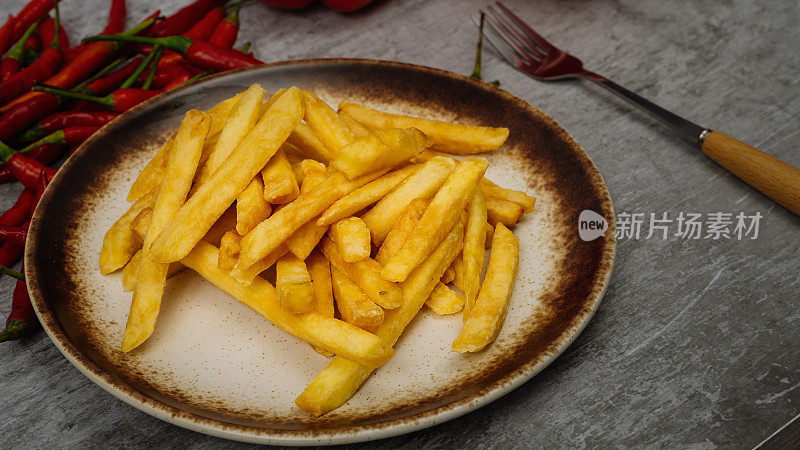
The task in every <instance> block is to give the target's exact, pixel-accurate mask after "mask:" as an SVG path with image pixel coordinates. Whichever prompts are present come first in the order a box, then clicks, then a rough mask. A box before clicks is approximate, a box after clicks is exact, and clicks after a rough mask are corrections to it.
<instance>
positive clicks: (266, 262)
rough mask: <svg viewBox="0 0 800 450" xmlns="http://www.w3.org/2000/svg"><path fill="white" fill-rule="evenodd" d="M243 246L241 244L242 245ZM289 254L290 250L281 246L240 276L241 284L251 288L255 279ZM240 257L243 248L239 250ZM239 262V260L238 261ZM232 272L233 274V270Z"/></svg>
mask: <svg viewBox="0 0 800 450" xmlns="http://www.w3.org/2000/svg"><path fill="white" fill-rule="evenodd" d="M240 245H241V244H240ZM287 253H289V248H288V247H286V246H285V245H280V246H278V248H276V249H275V250H273V251H272V252H270V253H269V254H268V255H267V256H265V257H264V258H262V259H259V260H258V261H256V262H255V264H253V265H252V266H250V268H249V269H247V270H245V271H243V272H242V273H241V274H240V275H239V276H240V277H241V280H243V281H239V280H237V281H239V282H240V283H242V284H244V285H245V286H249V285H250V283H252V282H253V279H254V278H255V277H257V276H259V275H260V274H261V272H263V271H265V270H267V269H269V268H270V267H272V266H274V265H275V263H277V262H278V260H279V259H280V258H281V257H282V256H283V255H285V254H287ZM239 255H241V248H240V250H239ZM237 261H238V260H237ZM234 267H236V266H234ZM230 272H233V270H231V271H230Z"/></svg>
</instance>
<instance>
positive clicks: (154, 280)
mask: <svg viewBox="0 0 800 450" xmlns="http://www.w3.org/2000/svg"><path fill="white" fill-rule="evenodd" d="M210 127H211V117H210V116H209V115H208V114H207V113H204V112H202V111H197V110H190V111H189V112H187V113H186V115H185V116H184V118H183V121H182V122H181V126H180V128H179V129H178V134H177V135H176V137H175V143H174V145H173V146H172V149H171V151H170V152H169V155H168V156H167V168H166V171H165V172H164V180H163V181H162V182H161V186H160V187H159V188H158V197H157V198H156V202H155V205H154V206H153V215H152V218H151V220H150V226H149V227H148V230H147V235H146V236H145V240H144V244H143V245H142V251H143V253H142V261H141V263H140V264H139V269H138V271H137V274H136V286H135V287H134V290H133V300H131V308H130V313H129V314H128V322H127V324H126V325H125V335H124V336H123V338H122V351H123V352H129V351H131V350H133V349H134V348H136V347H138V346H139V345H140V344H141V343H142V342H144V341H145V340H146V339H147V338H148V337H150V335H151V334H153V330H154V329H155V326H156V318H157V317H158V312H159V309H160V308H161V296H162V295H163V294H164V284H165V283H166V280H167V271H168V269H169V264H164V263H159V262H155V261H153V259H152V258H151V250H152V247H151V246H152V243H153V241H154V240H155V237H156V236H157V235H158V233H159V232H161V230H162V229H164V227H165V225H166V224H167V223H168V222H169V220H170V219H171V218H172V217H173V215H174V214H175V212H176V211H178V209H179V208H180V207H181V205H183V203H184V202H185V201H186V195H187V194H188V193H189V188H190V187H191V185H192V179H193V178H194V174H195V172H196V170H197V164H198V163H199V161H200V153H201V152H202V151H203V143H204V142H205V140H206V136H207V135H208V130H209V128H210Z"/></svg>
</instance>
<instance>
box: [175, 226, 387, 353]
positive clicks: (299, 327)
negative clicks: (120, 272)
mask: <svg viewBox="0 0 800 450" xmlns="http://www.w3.org/2000/svg"><path fill="white" fill-rule="evenodd" d="M217 252H218V250H217V248H216V247H214V246H213V245H211V244H209V243H207V242H205V241H201V242H200V243H198V244H197V245H196V246H195V247H194V248H193V249H192V250H191V252H190V253H189V254H188V255H187V256H186V257H184V258H183V259H182V260H181V263H183V264H184V265H185V266H186V267H189V268H190V269H192V270H194V271H195V272H197V273H198V274H199V275H200V276H201V277H203V278H205V279H206V280H208V281H209V282H211V283H212V284H213V285H215V286H217V287H218V288H220V289H222V290H223V291H225V292H227V293H228V294H229V295H231V296H232V297H234V298H235V299H237V300H239V301H240V302H242V303H244V304H245V305H247V306H249V307H250V308H252V309H253V310H255V311H256V312H257V313H259V314H261V315H262V316H264V317H266V318H267V319H268V320H270V321H271V322H272V323H274V324H275V325H276V326H277V327H278V328H280V329H282V330H284V331H286V332H287V333H289V334H291V335H293V336H296V337H298V338H300V339H302V340H304V341H306V342H308V343H309V344H312V345H316V346H318V347H321V348H324V349H326V350H328V351H330V352H332V353H335V354H336V355H340V356H341V357H343V358H347V359H348V360H353V361H358V362H359V363H361V364H364V365H365V366H368V367H378V366H380V365H381V364H383V363H385V362H386V361H388V360H389V358H391V357H392V354H394V350H392V348H391V346H390V345H388V344H387V343H385V342H384V341H383V340H382V339H380V338H379V337H377V336H375V335H374V334H371V333H368V332H366V331H364V330H362V329H360V328H358V327H355V326H353V325H350V324H349V323H346V322H343V321H341V320H337V319H334V318H333V317H329V316H324V315H321V314H319V313H316V312H312V313H308V314H292V313H289V312H287V311H285V310H284V309H282V308H281V306H280V302H279V301H278V294H277V292H276V290H275V288H274V287H273V286H272V284H270V283H269V282H268V281H266V280H264V279H263V278H261V277H256V278H255V279H254V280H253V282H252V284H250V285H249V286H244V285H242V284H241V283H239V282H238V281H236V280H235V279H233V278H232V277H231V276H230V275H229V274H228V272H226V271H224V270H222V269H220V268H219V267H218V266H217V260H218V255H217Z"/></svg>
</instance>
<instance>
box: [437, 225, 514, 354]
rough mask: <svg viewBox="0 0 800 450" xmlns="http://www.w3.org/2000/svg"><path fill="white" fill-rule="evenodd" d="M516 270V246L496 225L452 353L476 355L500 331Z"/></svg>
mask: <svg viewBox="0 0 800 450" xmlns="http://www.w3.org/2000/svg"><path fill="white" fill-rule="evenodd" d="M518 266H519V242H518V241H517V238H516V237H514V234H513V233H512V232H511V231H509V230H508V228H506V227H505V226H504V225H503V224H502V223H501V224H498V225H497V228H496V229H495V231H494V239H493V241H492V250H491V253H490V254H489V265H488V266H487V267H486V278H485V279H484V280H483V285H482V286H481V290H480V293H479V294H478V298H477V300H475V304H474V305H472V308H471V309H470V311H469V313H467V319H466V320H465V321H464V327H463V328H461V332H460V333H459V334H458V336H457V337H456V339H455V340H454V341H453V346H452V350H453V351H454V352H459V353H464V352H477V351H479V350H481V349H483V348H484V347H486V346H487V345H488V344H489V343H490V342H492V341H493V340H494V339H495V338H496V337H497V334H498V333H499V332H500V329H501V328H502V327H503V321H504V320H505V317H506V310H507V309H508V301H509V300H510V299H511V292H512V291H513V290H514V280H515V279H516V278H517V268H518Z"/></svg>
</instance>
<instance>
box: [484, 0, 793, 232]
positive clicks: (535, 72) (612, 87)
mask: <svg viewBox="0 0 800 450" xmlns="http://www.w3.org/2000/svg"><path fill="white" fill-rule="evenodd" d="M496 4H497V8H495V7H493V6H492V5H489V6H488V7H487V8H486V9H487V10H488V11H489V13H488V14H485V18H486V22H487V24H488V25H489V27H488V30H483V34H484V36H486V39H487V40H488V41H489V42H490V43H491V44H492V46H493V47H494V48H495V49H496V50H497V51H498V53H500V55H501V56H502V57H503V58H504V59H505V60H506V61H508V63H509V64H511V65H512V66H514V67H515V68H516V69H518V70H519V71H521V72H523V73H525V74H526V75H528V76H530V77H532V78H535V79H539V80H558V79H564V78H583V79H587V80H590V81H592V82H594V83H596V84H598V85H600V86H602V87H603V88H605V89H607V90H609V91H611V92H613V93H614V94H617V95H618V96H620V97H622V98H624V99H625V100H628V101H630V102H631V103H633V104H635V105H636V106H638V107H640V108H642V109H644V110H645V111H647V112H648V113H650V114H652V115H654V116H655V117H656V118H658V119H661V120H662V121H663V122H665V123H666V124H667V125H669V126H671V127H672V128H674V129H675V130H676V131H678V132H679V133H681V134H683V135H684V136H685V137H687V138H689V139H690V140H691V141H694V142H696V143H697V145H698V146H699V147H700V149H701V150H702V151H703V153H705V154H706V156H708V157H709V158H711V159H712V160H714V161H715V162H717V164H719V165H721V166H722V167H724V168H725V169H727V170H728V171H730V172H731V173H733V174H734V175H736V176H737V177H739V178H740V179H741V180H743V181H744V182H746V183H747V184H749V185H750V186H752V187H754V188H756V189H758V190H759V191H761V193H763V194H764V195H766V196H767V197H769V198H771V199H772V200H774V201H775V202H776V203H778V204H780V205H782V206H784V207H785V208H786V209H788V210H790V211H792V212H793V213H795V214H796V215H798V216H800V169H798V168H796V167H794V166H791V165H789V164H787V163H785V162H783V161H781V160H780V159H778V158H775V157H774V156H771V155H768V154H766V153H764V152H762V151H761V150H758V149H757V148H755V147H753V146H750V145H748V144H745V143H744V142H741V141H739V140H737V139H734V138H732V137H730V136H728V135H727V134H725V133H722V132H720V131H713V130H711V129H708V128H704V127H701V126H700V125H697V124H695V123H693V122H690V121H688V120H686V119H684V118H683V117H680V116H678V115H677V114H674V113H672V112H670V111H667V110H666V109H664V108H662V107H660V106H658V105H656V104H655V103H653V102H651V101H649V100H647V99H645V98H643V97H641V96H639V95H637V94H635V93H634V92H631V91H629V90H628V89H625V88H624V87H622V86H620V85H618V84H616V83H614V82H613V81H611V80H609V79H608V78H605V77H603V76H601V75H598V74H596V73H594V72H590V71H588V70H586V69H584V68H583V63H582V62H581V60H579V59H578V58H576V57H575V56H573V55H570V54H569V53H567V52H565V51H563V50H561V49H559V48H557V47H555V46H554V45H553V44H551V43H550V42H548V41H547V40H546V39H545V38H543V37H542V36H540V35H539V34H538V33H537V32H535V31H534V30H533V29H532V28H531V27H530V26H528V25H527V24H526V23H525V22H524V21H523V20H522V19H520V18H519V17H518V16H517V15H516V14H514V13H513V12H511V10H509V9H508V8H507V7H506V6H505V5H503V4H502V3H500V2H496ZM481 14H484V13H483V11H481ZM472 21H473V22H475V25H476V26H478V27H479V28H480V25H479V20H478V19H477V18H476V17H475V16H472Z"/></svg>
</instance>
